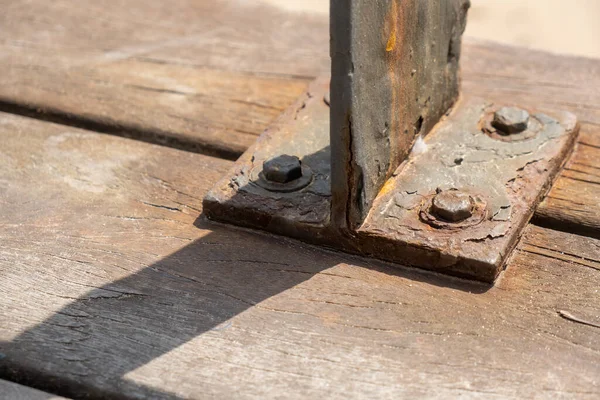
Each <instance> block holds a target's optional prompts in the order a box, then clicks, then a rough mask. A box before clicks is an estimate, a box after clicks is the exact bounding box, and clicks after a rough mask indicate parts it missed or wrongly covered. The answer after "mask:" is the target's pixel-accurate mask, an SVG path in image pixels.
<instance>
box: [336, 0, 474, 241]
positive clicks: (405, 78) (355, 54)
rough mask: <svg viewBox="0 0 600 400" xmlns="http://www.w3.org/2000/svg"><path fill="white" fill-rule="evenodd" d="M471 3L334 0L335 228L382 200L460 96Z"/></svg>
mask: <svg viewBox="0 0 600 400" xmlns="http://www.w3.org/2000/svg"><path fill="white" fill-rule="evenodd" d="M469 6H470V1H469V0H446V1H436V0H416V1H415V0H409V1H398V0H390V1H388V0H386V1H376V2H373V1H369V0H332V1H331V28H330V29H331V34H330V35H331V50H330V52H331V100H332V101H331V161H332V163H331V174H332V187H331V195H332V198H331V201H332V218H333V220H334V223H335V225H337V226H340V227H345V226H346V225H349V226H348V227H347V228H348V229H350V230H355V229H357V228H358V227H359V226H360V225H361V224H362V222H363V221H364V219H365V217H366V215H367V213H368V212H369V210H370V208H371V206H372V204H373V201H374V200H375V197H376V196H377V194H378V193H379V191H380V190H381V188H382V187H383V185H384V183H385V182H386V180H387V179H389V178H390V177H391V176H392V174H393V173H394V172H395V171H396V169H397V168H398V167H399V166H400V164H401V163H402V162H403V161H404V160H405V159H406V157H407V155H408V153H409V152H410V150H411V148H412V146H413V144H414V142H415V141H416V139H417V137H418V136H419V135H425V134H426V133H427V132H429V131H430V130H431V128H433V126H434V125H435V124H436V123H437V122H438V121H439V119H440V118H441V117H442V116H443V115H444V114H446V113H447V112H448V110H449V109H450V107H451V106H452V105H453V104H454V102H455V101H456V99H457V98H458V92H459V73H458V71H459V60H460V50H461V42H462V34H463V32H464V30H465V26H466V17H467V10H468V9H469Z"/></svg>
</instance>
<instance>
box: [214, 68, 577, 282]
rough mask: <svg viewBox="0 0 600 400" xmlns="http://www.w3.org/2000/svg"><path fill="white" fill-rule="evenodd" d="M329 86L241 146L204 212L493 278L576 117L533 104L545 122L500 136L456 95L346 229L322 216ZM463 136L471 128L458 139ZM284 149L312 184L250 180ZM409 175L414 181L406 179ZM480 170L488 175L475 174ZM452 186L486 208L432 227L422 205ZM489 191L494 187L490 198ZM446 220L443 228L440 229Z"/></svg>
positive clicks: (571, 135) (326, 209)
mask: <svg viewBox="0 0 600 400" xmlns="http://www.w3.org/2000/svg"><path fill="white" fill-rule="evenodd" d="M327 94H328V84H327V79H320V80H318V81H315V82H314V83H313V84H312V85H311V86H310V88H309V90H308V92H307V93H306V94H305V95H304V96H302V97H301V98H300V100H299V101H298V102H297V103H295V104H294V105H293V106H292V107H290V108H289V109H288V110H287V111H286V112H285V113H284V114H283V115H282V116H281V117H280V118H279V119H278V120H277V121H276V122H275V123H274V124H273V125H272V126H271V127H270V128H269V129H268V130H267V131H266V132H265V133H264V134H263V135H261V137H260V138H259V139H258V141H257V142H256V143H255V144H254V145H253V146H252V147H251V148H250V149H248V151H247V152H246V153H244V155H243V156H242V157H241V158H240V159H239V160H238V161H237V162H236V164H235V165H234V167H233V168H232V169H231V170H230V171H229V173H228V174H227V176H225V177H224V178H223V179H222V180H220V181H219V182H218V183H217V184H216V185H215V187H214V188H213V189H212V190H211V191H210V193H209V194H208V195H207V196H206V198H205V199H204V212H205V214H206V215H207V216H208V217H209V218H210V219H213V220H218V221H222V222H227V223H231V224H235V225H240V226H244V227H249V228H256V229H261V230H266V231H269V232H273V233H276V234H281V235H285V236H289V237H294V238H297V239H300V240H303V241H306V242H309V243H313V244H319V245H324V246H327V247H331V248H336V249H339V250H342V251H345V252H349V253H354V254H361V255H366V256H370V257H374V258H379V259H384V260H387V261H392V262H397V263H402V264H404V265H410V266H415V267H419V268H423V269H429V270H434V271H437V272H440V273H444V274H449V275H454V276H461V277H465V278H469V279H475V280H480V281H484V282H488V283H492V282H493V281H494V280H495V278H496V277H497V275H498V273H499V272H500V271H501V270H502V268H503V266H504V264H505V262H506V259H507V258H508V256H509V255H510V253H511V251H512V249H513V248H514V246H515V245H516V243H517V242H518V240H519V237H520V234H521V232H522V230H523V228H524V227H525V226H526V224H527V222H528V221H529V219H530V218H531V216H532V215H533V213H534V211H535V207H536V205H537V204H538V203H539V202H540V201H541V200H542V199H543V197H544V196H545V194H546V193H547V191H548V190H549V189H550V187H551V185H552V182H553V181H554V179H555V178H556V176H557V175H558V172H559V171H560V169H561V167H562V166H563V165H564V163H565V162H566V160H567V158H568V155H569V154H570V152H571V151H572V149H573V146H574V143H575V140H576V137H577V133H578V130H579V126H578V124H577V121H576V120H575V118H574V116H573V115H570V114H565V115H563V116H559V119H558V120H554V119H553V118H551V117H547V116H545V115H543V114H536V113H534V112H533V110H530V111H532V113H533V114H534V115H536V117H535V118H540V119H541V120H543V121H546V122H545V123H546V124H548V126H550V127H551V129H550V130H547V129H546V130H544V132H545V133H542V134H541V135H537V136H535V137H533V138H528V139H525V140H520V141H515V142H506V141H499V140H496V139H494V137H493V135H489V132H486V131H485V129H484V128H485V121H486V118H488V115H489V112H491V111H493V109H494V105H492V104H486V103H485V102H483V101H482V100H480V99H462V100H461V101H459V103H457V105H456V107H455V109H454V111H453V112H452V113H451V114H450V115H449V116H448V117H446V118H444V119H443V120H442V121H441V122H440V123H439V124H438V125H437V126H436V127H435V128H434V129H433V130H432V132H431V133H430V135H428V137H426V138H425V141H424V143H422V144H421V145H420V146H419V147H418V149H419V151H415V150H413V153H411V156H410V157H409V159H408V160H407V161H406V162H405V163H404V164H403V165H401V166H400V167H399V168H398V169H397V170H396V172H395V173H394V176H393V177H392V178H391V179H389V180H388V182H387V183H386V185H385V186H384V187H383V189H382V190H381V191H380V193H379V195H378V196H377V198H376V200H375V202H374V206H373V207H372V208H371V212H370V213H369V215H368V216H367V218H366V220H365V223H364V224H363V225H362V226H361V227H360V228H359V229H358V230H357V231H354V232H349V231H348V230H346V229H344V228H343V227H339V226H335V225H333V224H332V223H331V220H330V218H329V213H330V208H331V197H330V196H331V195H330V191H329V187H330V186H329V185H330V184H331V183H330V179H331V178H330V169H329V165H330V164H329V163H330V153H329V151H328V150H329V142H328V138H329V135H328V131H329V110H328V100H325V98H326V97H327ZM552 121H554V122H552ZM559 122H560V123H559ZM467 134H468V135H471V136H468V137H464V135H467ZM525 136H529V134H528V133H526V134H525ZM423 149H426V151H425V152H423ZM511 149H512V150H511ZM511 151H516V153H511ZM282 153H288V154H291V155H297V156H299V157H300V158H301V159H302V160H303V161H304V162H306V163H307V165H309V166H310V169H311V170H312V173H313V174H314V176H315V177H314V179H313V182H312V183H311V184H310V185H308V186H307V187H305V188H303V189H301V190H298V191H295V192H289V193H280V192H276V191H269V190H265V189H264V188H263V187H261V186H259V185H258V184H256V182H253V179H254V178H253V177H255V176H257V168H260V166H261V165H262V161H263V160H265V159H268V158H270V157H272V156H274V155H279V154H282ZM519 153H526V154H522V155H518V154H519ZM515 155H516V157H514V156H515ZM503 159H505V161H503ZM432 160H433V161H434V162H432ZM419 165H425V166H431V170H428V168H426V170H428V171H429V172H426V173H428V174H430V178H427V179H423V175H422V173H424V172H423V171H421V172H418V171H416V172H415V168H416V167H418V166H419ZM503 165H504V167H506V171H508V172H506V174H500V176H499V178H500V179H499V180H498V182H496V183H493V182H492V183H490V180H491V179H492V178H493V177H494V176H496V177H498V175H495V174H494V173H488V172H486V168H489V170H490V171H492V172H493V171H494V170H497V169H498V168H502V166H503ZM415 166H416V167H415ZM475 166H478V167H477V168H479V169H480V170H479V172H477V171H476V170H475ZM457 168H458V169H457ZM417 169H418V168H417ZM461 169H462V170H463V172H464V174H463V175H464V176H465V177H466V178H468V179H469V180H470V181H472V183H473V185H470V186H469V185H464V184H462V182H463V181H462V180H461V179H462V178H460V179H459V178H457V177H456V175H455V172H459V171H460V170H461ZM448 171H450V172H448ZM411 176H412V177H413V179H409V178H410V177H411ZM482 176H483V177H484V178H485V177H487V178H486V179H480V178H481V177H482ZM477 177H479V178H477ZM436 179H437V181H436ZM457 179H458V180H457ZM494 179H495V178H494ZM486 182H487V183H486ZM457 183H461V184H457ZM480 183H485V184H484V185H479V184H480ZM451 187H458V188H461V189H464V190H467V191H470V192H472V193H473V195H481V196H482V198H484V199H485V201H486V210H487V211H486V212H488V211H489V213H490V214H486V215H487V219H484V221H483V223H479V222H478V221H477V220H476V222H477V223H475V224H471V222H469V221H467V222H465V223H464V224H457V225H456V226H454V227H452V225H451V224H446V223H441V224H437V228H436V226H432V225H436V224H431V225H430V224H428V223H427V222H426V221H424V220H423V219H422V218H421V217H420V212H421V211H422V210H423V203H424V202H425V201H427V199H430V197H431V195H432V194H433V192H435V190H436V189H438V188H440V189H448V188H451ZM494 188H495V189H494ZM498 188H501V189H502V190H498ZM491 189H494V190H491ZM487 191H491V192H494V193H497V192H498V193H500V194H501V195H499V196H491V197H490V195H489V193H487ZM502 193H505V195H502ZM398 203H400V204H401V205H404V211H403V212H401V213H399V214H398V210H403V207H398V206H397V204H398ZM390 204H391V205H390ZM507 205H508V206H509V207H507ZM392 209H393V210H392ZM391 210H392V211H393V212H391ZM390 212H391V214H390ZM445 226H446V227H448V226H449V227H448V229H440V228H439V227H445ZM419 232H421V234H420V233H419ZM419 235H421V236H419Z"/></svg>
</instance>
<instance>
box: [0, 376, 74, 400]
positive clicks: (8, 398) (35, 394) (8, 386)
mask: <svg viewBox="0 0 600 400" xmlns="http://www.w3.org/2000/svg"><path fill="white" fill-rule="evenodd" d="M0 399H3V400H61V399H64V397H58V396H54V395H51V394H48V393H44V392H40V391H39V390H35V389H32V388H29V387H27V386H22V385H17V384H16V383H12V382H7V381H4V380H2V379H0Z"/></svg>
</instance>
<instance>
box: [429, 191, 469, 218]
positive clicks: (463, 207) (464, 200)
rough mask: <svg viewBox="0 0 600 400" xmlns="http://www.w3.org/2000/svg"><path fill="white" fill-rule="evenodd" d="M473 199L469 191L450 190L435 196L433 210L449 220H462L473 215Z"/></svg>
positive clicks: (437, 215)
mask: <svg viewBox="0 0 600 400" xmlns="http://www.w3.org/2000/svg"><path fill="white" fill-rule="evenodd" d="M473 207H474V203H473V199H472V198H471V196H469V195H468V194H467V193H464V192H460V191H458V190H449V191H446V192H441V193H438V194H437V195H436V196H435V197H434V198H433V203H432V207H431V211H432V212H433V214H435V216H436V217H439V218H442V219H444V220H446V221H449V222H460V221H464V220H465V219H467V218H470V217H471V216H472V215H473Z"/></svg>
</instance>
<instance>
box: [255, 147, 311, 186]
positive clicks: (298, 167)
mask: <svg viewBox="0 0 600 400" xmlns="http://www.w3.org/2000/svg"><path fill="white" fill-rule="evenodd" d="M263 174H264V177H265V178H266V179H267V180H268V181H270V182H277V183H288V182H292V181H295V180H296V179H299V178H301V177H302V162H301V161H300V159H299V158H298V157H296V156H289V155H287V154H283V155H280V156H277V157H273V158H271V159H270V160H267V161H265V162H264V163H263Z"/></svg>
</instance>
